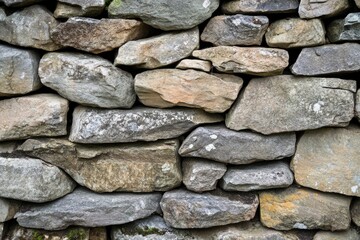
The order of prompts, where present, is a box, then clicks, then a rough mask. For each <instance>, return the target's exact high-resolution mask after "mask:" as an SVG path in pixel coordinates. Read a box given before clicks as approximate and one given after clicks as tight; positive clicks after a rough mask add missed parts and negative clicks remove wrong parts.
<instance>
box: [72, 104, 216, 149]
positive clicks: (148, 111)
mask: <svg viewBox="0 0 360 240" xmlns="http://www.w3.org/2000/svg"><path fill="white" fill-rule="evenodd" d="M222 120H223V117H222V116H221V115H218V114H210V113H206V112H204V111H201V110H197V109H187V108H175V109H156V108H146V107H138V108H133V109H131V110H120V109H112V110H104V109H96V108H85V107H80V106H79V107H77V108H75V110H74V114H73V123H72V126H71V132H70V137H69V139H70V141H72V142H78V143H118V142H136V141H156V140H158V139H169V138H176V137H178V136H180V135H182V134H184V133H186V132H187V131H189V130H190V129H192V128H194V127H196V126H197V125H200V124H204V123H215V122H221V121H222Z"/></svg>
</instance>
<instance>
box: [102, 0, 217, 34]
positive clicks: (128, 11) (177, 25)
mask: <svg viewBox="0 0 360 240" xmlns="http://www.w3.org/2000/svg"><path fill="white" fill-rule="evenodd" d="M218 7H219V0H205V1H204V0H181V1H180V0H177V1H175V2H172V3H171V4H169V2H168V1H167V0H158V1H153V2H151V4H149V2H148V1H147V0H138V1H132V0H114V1H112V3H111V4H110V6H109V9H108V12H109V16H110V17H119V18H140V19H141V20H142V21H143V22H144V23H146V24H148V25H150V26H152V27H155V28H160V29H162V30H166V31H168V30H182V29H190V28H193V27H195V26H197V25H198V24H200V23H202V22H204V21H205V20H206V19H208V18H210V17H211V15H212V13H213V12H214V11H215V10H216V9H217V8H218Z"/></svg>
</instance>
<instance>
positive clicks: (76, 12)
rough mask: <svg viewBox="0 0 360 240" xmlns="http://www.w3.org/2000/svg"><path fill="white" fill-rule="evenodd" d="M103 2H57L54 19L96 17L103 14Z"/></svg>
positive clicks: (68, 0) (71, 0) (74, 0)
mask: <svg viewBox="0 0 360 240" xmlns="http://www.w3.org/2000/svg"><path fill="white" fill-rule="evenodd" d="M105 2H106V1H105V0H59V1H58V2H57V5H56V9H55V12H54V16H55V17H56V18H70V17H80V16H88V17H94V16H98V15H100V14H101V13H102V12H103V10H104V8H105Z"/></svg>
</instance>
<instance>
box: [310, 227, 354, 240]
mask: <svg viewBox="0 0 360 240" xmlns="http://www.w3.org/2000/svg"><path fill="white" fill-rule="evenodd" d="M342 239H344V240H345V239H346V240H359V239H360V234H359V233H358V232H357V230H356V229H355V228H350V229H348V230H345V231H336V232H330V231H319V232H317V233H316V234H315V236H314V238H313V240H342Z"/></svg>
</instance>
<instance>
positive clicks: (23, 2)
mask: <svg viewBox="0 0 360 240" xmlns="http://www.w3.org/2000/svg"><path fill="white" fill-rule="evenodd" d="M41 1H42V0H0V2H3V3H4V4H5V6H7V7H24V6H29V5H32V4H34V3H37V2H41Z"/></svg>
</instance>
